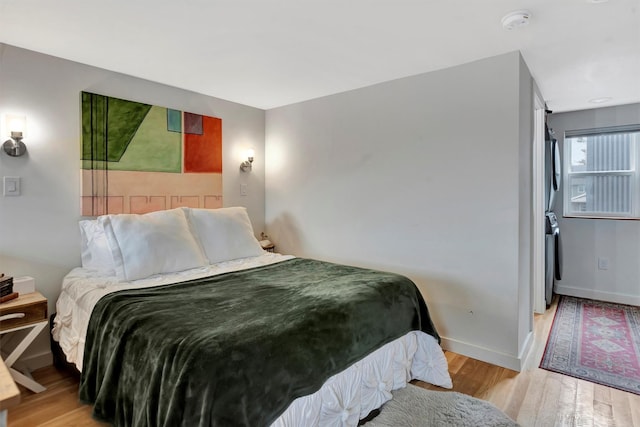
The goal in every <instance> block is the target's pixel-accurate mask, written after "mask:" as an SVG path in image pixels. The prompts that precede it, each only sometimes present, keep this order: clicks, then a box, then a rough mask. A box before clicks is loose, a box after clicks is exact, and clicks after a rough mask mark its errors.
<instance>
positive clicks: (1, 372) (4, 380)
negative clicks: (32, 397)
mask: <svg viewBox="0 0 640 427" xmlns="http://www.w3.org/2000/svg"><path fill="white" fill-rule="evenodd" d="M18 403H20V390H18V386H16V383H14V382H13V378H11V374H10V373H9V370H8V369H7V367H6V366H5V364H4V362H3V361H2V360H0V426H6V425H7V409H9V408H11V407H12V406H16V405H17V404H18Z"/></svg>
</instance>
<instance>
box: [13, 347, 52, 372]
mask: <svg viewBox="0 0 640 427" xmlns="http://www.w3.org/2000/svg"><path fill="white" fill-rule="evenodd" d="M17 363H18V362H17ZM19 363H20V365H21V366H26V367H27V369H28V370H29V371H35V370H36V369H40V368H44V367H45V366H50V365H53V355H52V354H51V352H50V351H43V352H42V353H38V354H32V355H29V356H23V357H21V358H20V360H19Z"/></svg>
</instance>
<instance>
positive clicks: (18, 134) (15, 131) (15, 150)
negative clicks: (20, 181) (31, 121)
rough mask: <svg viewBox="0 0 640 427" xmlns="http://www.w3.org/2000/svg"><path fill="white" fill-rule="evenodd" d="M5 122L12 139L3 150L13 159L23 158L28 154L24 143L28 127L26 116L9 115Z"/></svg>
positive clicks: (4, 145)
mask: <svg viewBox="0 0 640 427" xmlns="http://www.w3.org/2000/svg"><path fill="white" fill-rule="evenodd" d="M5 121H6V129H7V134H8V136H9V137H10V138H11V139H7V140H6V141H5V142H4V144H3V145H2V148H4V151H5V153H7V154H8V155H10V156H11V157H19V156H22V155H23V154H24V153H26V152H27V146H26V145H24V142H22V138H23V137H24V132H25V131H26V127H27V126H26V125H27V119H26V117H24V116H13V115H7V116H6V118H5Z"/></svg>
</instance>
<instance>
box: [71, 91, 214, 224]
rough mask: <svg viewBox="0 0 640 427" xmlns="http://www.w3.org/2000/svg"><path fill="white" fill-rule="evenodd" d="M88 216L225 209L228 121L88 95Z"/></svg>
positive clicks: (84, 194) (84, 193) (84, 196)
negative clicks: (224, 153) (224, 137)
mask: <svg viewBox="0 0 640 427" xmlns="http://www.w3.org/2000/svg"><path fill="white" fill-rule="evenodd" d="M81 104H82V153H81V162H82V166H81V168H82V190H81V214H82V215H83V216H98V215H105V214H117V213H137V214H141V213H147V212H152V211H157V210H163V209H172V208H176V207H181V206H186V207H192V208H207V209H212V208H219V207H222V120H221V119H219V118H215V117H209V116H203V115H200V114H193V113H187V112H183V111H178V110H173V109H170V108H165V107H158V106H153V105H148V104H143V103H139V102H133V101H126V100H123V99H119V98H112V97H109V96H104V95H97V94H94V93H89V92H82V101H81Z"/></svg>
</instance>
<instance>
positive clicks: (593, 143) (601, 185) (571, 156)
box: [564, 125, 640, 218]
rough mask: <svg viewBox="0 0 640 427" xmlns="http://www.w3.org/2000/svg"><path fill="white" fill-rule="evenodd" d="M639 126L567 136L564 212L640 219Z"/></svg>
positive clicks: (565, 141)
mask: <svg viewBox="0 0 640 427" xmlns="http://www.w3.org/2000/svg"><path fill="white" fill-rule="evenodd" d="M639 144H640V125H636V126H624V127H615V128H602V129H592V130H581V131H570V132H566V133H565V137H564V154H565V156H564V170H565V180H564V182H565V189H564V214H565V216H585V217H596V218H640V173H639V171H638V165H640V158H639V155H640V147H639Z"/></svg>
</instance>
